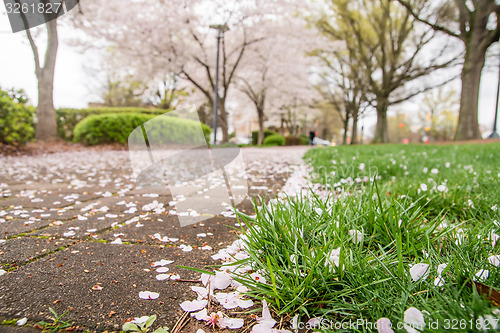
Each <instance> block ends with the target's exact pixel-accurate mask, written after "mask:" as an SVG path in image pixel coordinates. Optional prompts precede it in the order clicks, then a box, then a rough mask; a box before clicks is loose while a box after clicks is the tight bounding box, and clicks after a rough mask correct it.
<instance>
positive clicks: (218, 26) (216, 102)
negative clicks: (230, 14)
mask: <svg viewBox="0 0 500 333" xmlns="http://www.w3.org/2000/svg"><path fill="white" fill-rule="evenodd" d="M210 28H212V29H215V30H217V59H216V60H215V61H216V64H215V88H214V90H215V91H214V96H215V97H214V99H215V100H214V145H216V144H217V118H218V117H217V115H218V112H219V55H220V40H221V38H222V37H223V36H224V32H226V31H227V30H229V27H228V26H227V24H214V25H211V26H210Z"/></svg>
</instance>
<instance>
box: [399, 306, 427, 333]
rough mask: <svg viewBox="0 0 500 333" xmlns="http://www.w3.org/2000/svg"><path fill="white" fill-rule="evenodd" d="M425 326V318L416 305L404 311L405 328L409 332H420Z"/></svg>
mask: <svg viewBox="0 0 500 333" xmlns="http://www.w3.org/2000/svg"><path fill="white" fill-rule="evenodd" d="M424 327H425V319H424V315H423V314H422V312H421V311H420V310H419V309H417V308H414V307H411V308H408V309H407V310H406V311H405V313H404V329H405V330H406V331H407V332H408V333H418V332H419V331H418V330H420V331H421V330H423V329H424Z"/></svg>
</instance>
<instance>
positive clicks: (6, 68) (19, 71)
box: [0, 5, 500, 128]
mask: <svg viewBox="0 0 500 333" xmlns="http://www.w3.org/2000/svg"><path fill="white" fill-rule="evenodd" d="M4 11H5V8H3V6H1V5H0V45H1V46H2V51H1V52H0V87H2V88H11V87H15V88H23V89H24V90H25V91H26V93H27V94H28V96H29V97H30V100H31V101H32V103H33V104H36V98H37V82H36V77H35V73H34V60H33V54H32V51H31V48H30V47H29V44H28V41H27V39H26V34H25V33H24V32H19V33H16V34H13V33H12V32H11V30H10V25H9V22H8V18H7V16H6V15H4V13H5V12H4ZM59 31H60V37H61V43H60V48H59V53H58V58H57V65H56V75H55V86H54V103H55V106H56V107H57V108H59V107H73V108H85V107H87V105H88V103H89V102H93V101H96V100H97V97H96V92H92V91H89V88H88V87H89V80H92V78H89V77H87V76H86V75H85V72H84V71H83V65H84V64H85V63H86V62H88V61H96V59H88V58H86V57H83V56H82V55H80V54H78V53H77V52H76V50H75V49H74V48H72V47H70V46H68V45H66V44H65V43H64V39H65V37H66V38H68V37H71V31H68V30H65V28H64V27H60V29H59ZM497 83H498V72H497V70H496V69H495V68H492V69H489V70H486V71H485V72H484V73H483V81H482V84H481V95H480V103H479V109H480V110H479V121H480V123H481V124H484V125H486V126H487V127H488V128H492V127H493V119H494V110H495V103H496V90H497ZM455 84H456V86H457V91H460V84H459V82H458V81H457V82H455ZM374 121H375V118H374V117H369V118H368V119H367V120H366V124H365V128H369V126H370V124H371V123H373V122H374ZM499 123H500V122H499ZM499 125H500V124H499Z"/></svg>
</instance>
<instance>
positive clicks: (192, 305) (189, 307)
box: [181, 300, 208, 312]
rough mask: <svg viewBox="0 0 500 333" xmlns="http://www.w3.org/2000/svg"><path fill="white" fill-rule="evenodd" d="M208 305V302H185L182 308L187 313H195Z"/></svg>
mask: <svg viewBox="0 0 500 333" xmlns="http://www.w3.org/2000/svg"><path fill="white" fill-rule="evenodd" d="M207 304H208V301H207V300H201V301H196V300H195V301H184V302H182V303H181V308H182V310H184V311H186V312H194V311H200V310H201V309H203V308H204V307H205V306H207Z"/></svg>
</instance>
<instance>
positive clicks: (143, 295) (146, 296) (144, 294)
mask: <svg viewBox="0 0 500 333" xmlns="http://www.w3.org/2000/svg"><path fill="white" fill-rule="evenodd" d="M158 297H160V294H159V293H155V292H152V291H141V292H140V293H139V298H142V299H157V298H158Z"/></svg>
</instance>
